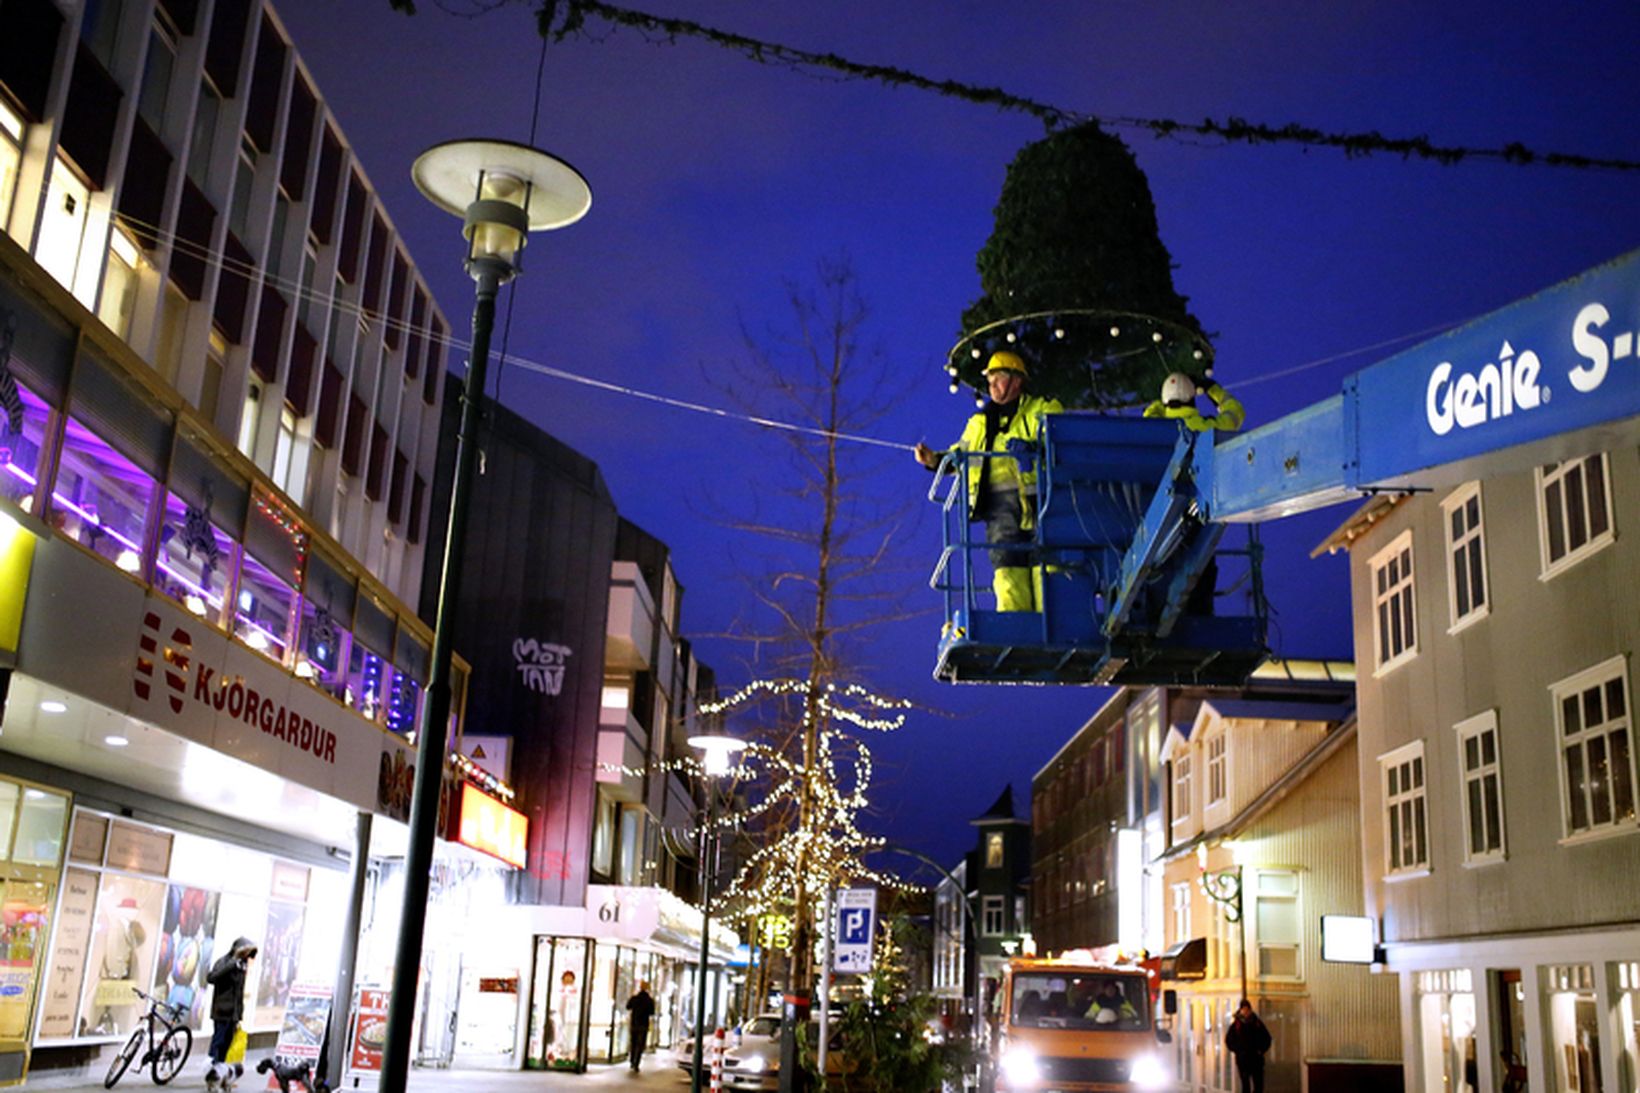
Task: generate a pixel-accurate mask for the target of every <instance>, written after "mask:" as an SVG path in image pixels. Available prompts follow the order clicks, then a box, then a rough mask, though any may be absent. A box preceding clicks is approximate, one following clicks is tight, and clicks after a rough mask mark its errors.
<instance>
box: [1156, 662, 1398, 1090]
mask: <svg viewBox="0 0 1640 1093" xmlns="http://www.w3.org/2000/svg"><path fill="white" fill-rule="evenodd" d="M1316 697H1318V698H1319V696H1316ZM1352 697H1353V696H1352V692H1351V688H1350V686H1349V685H1348V684H1347V683H1346V684H1341V685H1340V687H1339V688H1338V692H1337V694H1336V695H1335V696H1334V699H1335V700H1334V701H1332V702H1322V701H1310V702H1278V701H1270V700H1262V701H1260V700H1247V699H1241V698H1222V697H1217V696H1214V697H1209V698H1208V699H1206V700H1205V701H1204V702H1203V703H1202V705H1201V708H1200V710H1199V711H1198V712H1197V715H1196V718H1195V720H1194V721H1193V722H1191V723H1189V724H1179V725H1175V726H1174V727H1173V728H1172V729H1171V730H1170V731H1169V734H1168V739H1167V741H1166V743H1165V744H1164V746H1163V751H1162V754H1163V760H1164V762H1165V763H1166V765H1167V772H1168V784H1169V787H1170V789H1169V795H1168V798H1169V799H1168V830H1169V838H1170V840H1171V845H1170V847H1169V850H1168V852H1167V854H1166V855H1165V857H1164V862H1163V877H1162V883H1163V886H1164V889H1165V891H1166V893H1167V901H1168V914H1167V917H1166V919H1165V922H1164V940H1165V942H1166V944H1167V949H1166V951H1165V957H1164V960H1163V962H1162V975H1163V978H1164V981H1165V982H1164V985H1165V986H1167V987H1169V988H1172V989H1175V990H1177V991H1178V994H1179V1012H1178V1016H1177V1018H1176V1021H1175V1024H1174V1040H1173V1046H1174V1051H1175V1058H1176V1063H1177V1067H1178V1069H1177V1073H1178V1076H1179V1079H1180V1083H1181V1085H1182V1086H1183V1087H1184V1088H1187V1089H1191V1090H1203V1091H1207V1090H1215V1091H1217V1090H1222V1091H1225V1093H1229V1091H1230V1090H1231V1089H1233V1088H1234V1087H1235V1082H1236V1074H1235V1065H1234V1060H1233V1059H1232V1058H1231V1057H1230V1055H1229V1053H1228V1052H1227V1051H1226V1050H1225V1047H1224V1035H1225V1031H1226V1030H1227V1028H1228V1027H1229V1024H1230V1020H1231V1016H1232V1015H1233V1014H1234V1012H1235V1009H1236V1006H1237V1004H1238V1002H1239V1000H1240V999H1242V998H1249V999H1251V1000H1252V1001H1253V1005H1254V1008H1255V1009H1256V1010H1257V1012H1258V1013H1259V1016H1260V1017H1261V1018H1262V1019H1263V1020H1264V1022H1265V1024H1266V1025H1267V1026H1268V1027H1269V1029H1270V1032H1271V1035H1272V1039H1273V1045H1272V1048H1271V1051H1270V1053H1269V1054H1268V1056H1267V1057H1266V1071H1265V1077H1266V1082H1267V1085H1268V1088H1269V1089H1270V1090H1272V1091H1278V1090H1289V1091H1295V1093H1296V1091H1299V1090H1308V1091H1310V1093H1321V1091H1324V1090H1351V1089H1382V1090H1391V1089H1398V1088H1400V1087H1401V1061H1400V1022H1399V1018H1398V1009H1399V1006H1398V1003H1399V999H1398V996H1397V992H1396V988H1395V984H1394V982H1393V980H1391V979H1390V977H1388V976H1384V975H1377V974H1372V973H1371V972H1369V970H1368V969H1367V968H1365V967H1362V966H1359V965H1354V964H1340V963H1330V962H1327V961H1324V960H1323V959H1322V954H1321V934H1322V926H1321V922H1322V916H1323V915H1355V916H1359V915H1360V914H1361V911H1362V891H1361V882H1360V868H1359V855H1360V850H1359V847H1360V799H1359V792H1358V788H1359V787H1358V785H1357V778H1356V768H1357V764H1356V725H1355V721H1354V718H1353V711H1352V709H1351V706H1352V702H1351V699H1352Z"/></svg>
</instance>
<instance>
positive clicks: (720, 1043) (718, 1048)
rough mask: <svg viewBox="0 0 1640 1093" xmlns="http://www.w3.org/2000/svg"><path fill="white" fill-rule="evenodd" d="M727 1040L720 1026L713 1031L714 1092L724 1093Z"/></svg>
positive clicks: (712, 1087) (712, 1084)
mask: <svg viewBox="0 0 1640 1093" xmlns="http://www.w3.org/2000/svg"><path fill="white" fill-rule="evenodd" d="M724 1047H725V1041H724V1038H723V1030H722V1029H721V1028H720V1029H718V1030H717V1031H716V1032H714V1033H712V1083H711V1086H710V1087H709V1088H710V1089H711V1091H712V1093H723V1051H724Z"/></svg>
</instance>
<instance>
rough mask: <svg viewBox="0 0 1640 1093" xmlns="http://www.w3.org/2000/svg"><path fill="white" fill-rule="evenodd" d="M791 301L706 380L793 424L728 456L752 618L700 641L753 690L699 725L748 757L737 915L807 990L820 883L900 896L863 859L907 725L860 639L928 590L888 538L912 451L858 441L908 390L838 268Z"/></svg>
mask: <svg viewBox="0 0 1640 1093" xmlns="http://www.w3.org/2000/svg"><path fill="white" fill-rule="evenodd" d="M787 302H788V304H789V312H788V313H787V314H788V316H789V322H787V323H786V324H785V325H784V326H783V327H782V328H781V329H778V330H775V331H772V332H770V333H768V334H766V335H763V336H756V335H753V334H752V333H750V332H746V333H745V336H744V342H745V346H746V353H745V355H744V357H743V358H740V359H737V360H728V361H720V362H714V364H713V368H712V370H711V372H710V373H709V375H708V379H709V381H710V382H713V383H714V384H715V385H716V386H717V387H718V388H719V389H720V390H721V391H722V393H723V396H724V397H725V398H726V399H728V400H730V401H732V402H734V403H736V404H737V405H738V407H739V408H741V409H742V410H744V411H746V412H747V413H748V414H749V415H751V416H754V417H756V418H759V419H762V420H778V421H785V422H792V423H795V424H797V425H799V426H800V427H801V429H800V430H790V429H788V430H786V431H781V432H771V433H769V434H765V437H763V438H758V443H757V446H756V447H755V448H753V447H751V446H748V448H747V449H745V450H742V451H739V452H737V453H736V455H737V458H738V460H739V461H740V462H741V464H742V465H743V466H748V467H750V468H751V475H752V477H753V479H754V482H753V485H752V488H748V489H742V490H738V491H737V492H736V495H735V496H736V498H737V500H736V506H737V507H736V509H735V511H733V512H728V513H721V512H720V513H717V514H715V515H717V517H718V520H719V522H720V523H722V524H723V525H724V526H725V527H727V528H728V529H730V530H731V531H734V532H737V533H739V534H736V535H734V536H732V537H728V538H726V544H727V549H728V550H729V551H730V552H731V553H732V555H733V556H732V558H731V561H732V562H733V570H734V571H735V572H738V573H742V574H746V575H747V577H746V580H747V584H748V589H749V592H750V596H749V597H747V600H746V602H748V603H749V604H751V605H752V606H751V607H749V608H748V609H747V610H746V611H745V613H744V614H743V615H742V617H740V618H737V619H735V620H733V622H732V623H731V624H730V625H729V626H728V627H726V628H725V630H724V631H723V632H722V633H719V634H715V635H711V634H709V635H702V636H703V637H706V638H708V639H710V638H717V639H723V640H729V641H733V642H736V643H738V647H739V648H742V649H745V650H746V657H745V661H744V668H745V677H746V678H749V679H753V680H755V681H756V682H753V683H750V684H748V685H747V686H746V687H744V688H742V689H741V690H740V691H738V692H736V693H734V694H731V695H729V696H727V697H725V698H723V699H722V700H721V701H719V702H715V703H711V704H709V705H707V706H705V707H703V708H702V710H701V712H702V714H704V715H706V716H707V717H715V718H721V719H723V720H724V721H725V722H727V723H728V724H729V729H730V731H731V732H733V733H734V734H735V735H736V736H739V737H741V738H743V739H746V740H747V741H748V742H749V743H750V745H751V746H750V747H749V748H748V749H747V750H746V751H745V752H743V753H742V768H741V772H740V773H741V776H742V777H741V781H740V782H739V783H738V785H737V786H736V789H735V792H736V794H737V797H738V798H740V799H743V800H745V801H748V802H751V803H750V805H749V806H748V807H747V808H745V809H741V810H739V811H738V814H737V813H736V811H735V810H730V812H729V814H728V815H726V816H724V817H723V819H722V821H721V822H722V823H723V824H724V825H726V826H729V825H733V826H736V827H737V828H738V830H739V831H740V832H741V836H742V839H743V844H744V845H745V846H746V847H747V851H746V854H745V855H744V859H743V862H742V864H741V865H740V867H739V868H738V869H737V870H736V872H735V875H734V878H733V880H732V881H731V882H730V884H729V886H728V889H727V894H728V896H729V897H730V898H731V899H732V901H733V902H732V903H731V904H730V908H731V910H732V911H733V910H735V909H738V910H739V911H741V912H743V913H744V914H745V915H746V916H748V918H750V916H754V915H758V914H762V913H767V912H771V911H780V912H782V913H788V914H790V916H791V921H792V927H793V928H792V944H791V948H790V950H789V953H790V963H789V964H788V966H787V974H786V977H785V981H786V984H787V985H788V986H789V987H796V988H800V989H806V988H807V987H808V986H809V985H810V983H811V980H812V960H813V926H814V922H813V919H814V908H815V905H816V903H817V901H818V899H819V897H820V896H821V894H822V893H823V892H824V891H825V889H826V887H827V886H829V885H833V884H837V883H842V882H846V881H859V880H863V879H869V880H873V881H876V882H877V883H880V884H885V885H894V886H899V885H900V882H899V881H898V880H896V879H895V878H893V877H891V876H888V875H886V874H881V873H878V872H876V871H873V870H871V869H868V868H867V867H866V866H865V865H864V864H863V863H862V861H861V856H862V855H863V854H864V853H865V852H867V851H869V850H870V849H872V848H873V847H874V846H876V845H878V843H879V842H880V840H876V839H873V838H872V837H871V836H869V835H867V834H866V833H865V832H864V831H863V830H862V828H861V826H860V820H861V817H862V814H863V813H864V812H865V811H866V810H867V809H868V807H869V803H870V798H869V793H870V788H871V750H870V748H869V746H868V745H867V743H866V738H867V737H868V736H869V735H870V734H872V733H879V732H891V731H893V730H895V729H897V728H899V727H900V726H901V725H902V724H903V723H904V720H905V717H906V713H907V711H908V709H909V704H908V703H905V702H903V701H899V700H896V699H891V698H884V697H881V696H879V695H877V694H875V693H873V692H872V691H871V690H870V689H869V688H868V687H867V686H866V685H865V683H866V680H865V676H864V673H863V672H862V671H861V670H860V669H859V665H860V664H862V663H863V662H864V660H865V653H864V649H863V647H862V645H861V644H859V641H860V639H862V638H863V637H866V636H869V632H870V631H871V630H872V629H873V628H875V627H878V626H880V625H882V624H884V623H888V622H891V621H895V620H898V619H903V618H907V617H910V615H911V614H912V612H911V610H910V609H909V608H907V607H906V605H905V597H906V594H907V590H909V589H911V588H914V587H916V586H917V584H918V581H917V580H916V579H915V578H914V576H913V572H912V571H911V570H910V569H909V568H908V567H907V564H906V562H905V561H902V559H908V558H909V556H910V555H909V552H907V551H896V550H895V549H894V547H895V542H894V540H895V535H896V533H897V532H898V531H899V530H900V528H901V527H902V526H903V525H905V524H906V523H908V522H909V521H908V513H909V511H910V506H911V503H912V502H913V501H914V498H906V497H905V494H904V491H903V488H897V486H896V484H885V483H884V476H885V475H889V474H892V473H893V471H895V470H900V469H902V467H901V461H903V460H904V458H905V454H904V451H903V450H901V449H899V448H897V447H892V446H890V447H884V446H881V444H880V442H878V443H877V444H873V443H871V442H869V441H867V442H864V443H862V442H860V441H861V438H862V437H868V436H869V434H870V433H871V432H872V431H873V429H874V426H876V425H877V423H878V422H879V421H880V420H881V419H883V418H884V417H886V416H888V415H891V414H892V413H893V412H894V410H895V408H896V404H897V403H898V402H899V401H900V400H901V399H902V398H903V397H904V396H905V395H906V394H908V393H909V392H910V390H911V389H912V385H913V384H914V383H915V382H916V381H915V378H914V377H911V376H908V375H905V374H903V372H901V371H896V370H894V369H892V368H890V367H889V365H888V363H887V358H886V354H884V353H883V352H882V351H880V350H876V349H873V348H872V347H870V346H869V345H867V344H865V343H864V341H863V335H864V332H865V325H866V320H867V314H868V313H867V308H866V306H865V303H864V301H863V300H862V298H861V296H860V294H859V292H858V290H857V286H856V282H855V277H854V274H853V271H852V269H851V268H850V267H849V266H848V264H847V263H846V262H838V261H822V262H821V263H820V264H819V267H818V277H817V279H816V281H815V283H814V285H813V286H812V287H799V286H797V285H788V286H787ZM896 385H897V386H896ZM776 499H779V500H778V501H777V500H776ZM720 674H721V672H720ZM750 921H755V919H750Z"/></svg>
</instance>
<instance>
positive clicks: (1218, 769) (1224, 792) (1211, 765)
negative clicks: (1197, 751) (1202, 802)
mask: <svg viewBox="0 0 1640 1093" xmlns="http://www.w3.org/2000/svg"><path fill="white" fill-rule="evenodd" d="M1202 749H1203V750H1204V751H1206V752H1207V807H1209V808H1211V807H1213V806H1214V805H1217V804H1222V803H1223V802H1224V801H1225V800H1226V799H1227V798H1228V797H1229V796H1230V760H1229V754H1230V733H1229V731H1228V730H1221V731H1219V732H1216V733H1214V734H1213V735H1212V736H1209V737H1208V738H1207V740H1206V741H1205V742H1204V743H1203V745H1202Z"/></svg>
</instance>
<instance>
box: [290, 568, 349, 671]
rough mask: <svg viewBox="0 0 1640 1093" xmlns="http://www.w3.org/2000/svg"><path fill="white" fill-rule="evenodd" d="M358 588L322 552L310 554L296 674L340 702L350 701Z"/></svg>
mask: <svg viewBox="0 0 1640 1093" xmlns="http://www.w3.org/2000/svg"><path fill="white" fill-rule="evenodd" d="M356 597H357V589H356V586H355V582H354V580H353V578H352V577H350V576H348V575H347V572H346V570H344V569H343V568H342V567H341V566H340V565H338V564H337V563H335V562H332V561H331V560H329V559H328V558H327V557H326V556H325V555H324V553H323V552H320V551H315V552H314V553H313V554H312V555H310V556H309V557H308V564H307V583H306V584H305V585H303V589H302V638H301V646H300V648H299V650H298V652H297V656H296V674H297V676H299V677H300V678H302V679H305V680H307V681H308V682H310V683H312V684H313V685H315V686H316V687H318V688H319V689H320V690H322V691H324V692H325V693H326V694H328V695H330V696H331V697H332V698H335V699H337V700H338V701H342V702H345V701H347V667H348V662H349V658H350V656H351V645H352V640H353V635H352V634H351V633H350V632H349V630H348V627H349V626H350V625H351V624H352V622H353V605H354V601H355V599H356Z"/></svg>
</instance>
